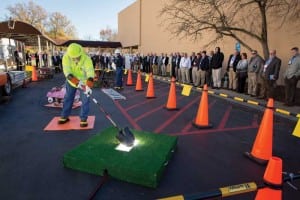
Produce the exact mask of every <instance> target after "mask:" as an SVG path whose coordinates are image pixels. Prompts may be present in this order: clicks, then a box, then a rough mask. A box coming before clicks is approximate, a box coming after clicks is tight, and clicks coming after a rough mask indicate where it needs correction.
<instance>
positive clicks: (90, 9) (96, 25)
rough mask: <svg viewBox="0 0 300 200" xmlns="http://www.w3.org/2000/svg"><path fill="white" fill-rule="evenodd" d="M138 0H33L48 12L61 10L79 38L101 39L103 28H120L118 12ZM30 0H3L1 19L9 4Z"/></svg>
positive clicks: (4, 15) (0, 11) (6, 13)
mask: <svg viewBox="0 0 300 200" xmlns="http://www.w3.org/2000/svg"><path fill="white" fill-rule="evenodd" d="M135 1H136V0H85V1H84V0H33V2H34V3H35V4H37V5H39V6H41V7H43V8H44V9H45V10H46V11H47V12H48V13H52V12H60V13H62V14H63V15H65V16H67V18H68V19H69V20H70V21H71V22H72V24H73V25H74V26H75V28H76V31H77V36H78V37H79V39H89V40H99V39H100V37H99V32H100V30H101V29H105V28H106V27H110V28H111V29H113V30H117V29H118V13H119V12H120V11H122V10H123V9H124V8H126V7H128V6H129V5H131V4H132V3H133V2H135ZM23 2H25V3H27V2H29V1H28V0H1V3H0V21H4V20H6V16H9V12H8V10H7V7H8V6H13V5H15V4H16V3H23Z"/></svg>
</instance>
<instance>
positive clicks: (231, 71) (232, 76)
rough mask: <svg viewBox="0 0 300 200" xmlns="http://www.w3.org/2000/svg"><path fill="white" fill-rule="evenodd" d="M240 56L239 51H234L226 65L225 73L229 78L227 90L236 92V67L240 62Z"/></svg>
mask: <svg viewBox="0 0 300 200" xmlns="http://www.w3.org/2000/svg"><path fill="white" fill-rule="evenodd" d="M241 59H242V58H241V55H240V52H239V51H236V52H235V53H234V54H231V55H230V57H229V60H228V64H227V73H228V77H229V86H228V89H229V90H236V86H237V77H236V66H237V64H238V62H239V61H240V60H241Z"/></svg>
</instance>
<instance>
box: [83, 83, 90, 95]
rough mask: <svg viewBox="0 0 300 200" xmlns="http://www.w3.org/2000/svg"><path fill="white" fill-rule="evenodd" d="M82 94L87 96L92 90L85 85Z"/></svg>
mask: <svg viewBox="0 0 300 200" xmlns="http://www.w3.org/2000/svg"><path fill="white" fill-rule="evenodd" d="M84 94H86V95H87V96H89V95H91V94H92V89H91V88H90V87H89V86H87V85H85V90H84Z"/></svg>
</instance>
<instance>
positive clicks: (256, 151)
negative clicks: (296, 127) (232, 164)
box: [245, 98, 274, 165]
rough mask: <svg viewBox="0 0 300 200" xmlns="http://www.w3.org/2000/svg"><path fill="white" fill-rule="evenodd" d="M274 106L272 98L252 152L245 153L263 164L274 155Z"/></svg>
mask: <svg viewBox="0 0 300 200" xmlns="http://www.w3.org/2000/svg"><path fill="white" fill-rule="evenodd" d="M273 108H274V100H273V99H272V98H270V99H269V100H268V103H267V108H266V109H265V112H264V116H263V119H262V121H261V124H260V126H259V130H258V133H257V135H256V139H255V142H254V145H253V147H252V151H251V153H249V152H245V155H246V156H247V157H249V158H250V159H251V160H253V161H255V162H257V163H259V164H263V165H265V164H267V162H268V160H269V159H270V158H271V157H272V143H273Z"/></svg>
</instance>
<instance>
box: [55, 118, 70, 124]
mask: <svg viewBox="0 0 300 200" xmlns="http://www.w3.org/2000/svg"><path fill="white" fill-rule="evenodd" d="M68 121H70V119H69V118H66V117H61V118H59V120H58V122H57V123H58V124H65V123H67V122H68Z"/></svg>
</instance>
